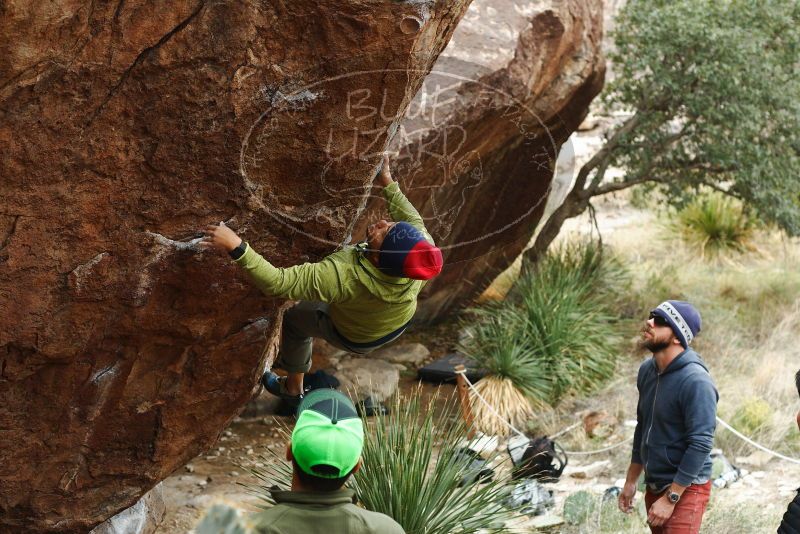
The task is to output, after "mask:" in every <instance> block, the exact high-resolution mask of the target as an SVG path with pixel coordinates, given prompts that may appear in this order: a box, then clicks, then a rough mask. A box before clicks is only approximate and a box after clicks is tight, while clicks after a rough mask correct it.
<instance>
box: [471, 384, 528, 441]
mask: <svg viewBox="0 0 800 534" xmlns="http://www.w3.org/2000/svg"><path fill="white" fill-rule="evenodd" d="M456 374H459V375H462V376H463V377H464V380H466V381H467V385H468V386H469V388H470V389H471V390H472V392H473V393H475V395H477V396H478V398H479V399H480V400H481V402H483V403H484V404H485V405H486V407H487V408H489V410H491V412H492V413H493V414H494V416H495V417H497V418H498V419H500V421H502V422H503V423H504V424H505V425H506V426H507V427H508V428H510V429H511V430H513V431H514V432H515V433H516V434H517V435H518V436H522V437H523V438H527V437H528V436H526V435H525V434H523V433H522V432H520V431H519V430H517V428H516V427H515V426H514V425H512V424H511V423H509V422H508V421H506V420H505V418H504V417H503V416H502V415H500V414H499V413H497V410H495V409H494V406H492V405H491V404H489V402H488V401H487V400H486V399H484V398H483V395H481V394H480V392H479V391H478V390H477V389H475V386H473V385H472V382H470V381H469V378H467V370H466V369H465V370H463V371H456Z"/></svg>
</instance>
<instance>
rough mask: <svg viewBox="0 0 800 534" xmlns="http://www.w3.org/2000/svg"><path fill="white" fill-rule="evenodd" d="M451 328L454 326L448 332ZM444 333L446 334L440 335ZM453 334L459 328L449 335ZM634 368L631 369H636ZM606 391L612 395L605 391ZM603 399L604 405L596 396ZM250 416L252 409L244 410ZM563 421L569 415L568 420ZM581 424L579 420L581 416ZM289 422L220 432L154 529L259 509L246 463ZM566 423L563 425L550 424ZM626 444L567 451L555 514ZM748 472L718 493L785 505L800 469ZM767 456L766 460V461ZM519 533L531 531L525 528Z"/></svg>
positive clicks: (176, 486)
mask: <svg viewBox="0 0 800 534" xmlns="http://www.w3.org/2000/svg"><path fill="white" fill-rule="evenodd" d="M451 330H452V329H451ZM437 333H438V334H439V335H441V334H442V333H443V332H442V331H441V330H440V331H439V332H437ZM452 333H454V332H452ZM425 334H426V332H423V331H417V332H414V333H411V334H410V336H409V337H410V338H414V337H416V338H423V337H424V336H425ZM431 341H432V343H431V346H433V347H436V346H437V345H438V347H439V350H434V351H432V353H431V355H430V356H429V358H428V359H431V358H434V357H437V356H438V355H439V354H440V353H443V349H444V348H445V347H446V344H444V343H442V342H441V338H439V339H432V340H431ZM631 372H633V369H631ZM417 384H418V382H417V381H416V379H415V376H414V373H413V372H411V371H408V372H403V373H401V378H400V389H401V390H402V391H406V392H407V391H410V390H411V389H412V388H415V387H417ZM422 387H423V392H424V394H425V395H431V394H433V393H434V392H435V391H436V390H437V387H436V386H432V385H430V384H424V383H423V386H422ZM438 389H440V393H444V394H445V395H449V394H451V393H452V392H453V391H454V386H452V385H442V386H440V387H439V388H438ZM630 389H631V385H630V384H626V383H624V382H622V381H619V382H618V383H617V385H613V384H612V387H610V388H609V389H608V390H607V391H606V392H605V393H601V394H599V395H598V396H597V397H595V399H588V400H587V401H583V402H578V403H576V404H575V405H574V408H575V409H578V410H580V409H582V408H585V407H586V406H588V405H589V403H594V407H595V408H598V407H600V408H607V409H608V410H609V411H612V410H613V409H615V408H614V404H615V403H617V402H619V398H620V397H625V396H628V397H630V394H631V393H632V392H631V391H630ZM606 394H607V395H606ZM260 399H261V402H257V403H253V404H251V406H250V408H248V411H249V412H250V413H251V414H252V413H253V412H255V411H258V410H265V409H267V407H266V406H267V405H268V404H269V403H268V402H265V400H267V394H262V396H261V397H260ZM598 399H600V402H597V400H598ZM245 414H247V412H245ZM564 421H566V419H564ZM576 421H577V419H576ZM288 424H291V420H290V419H289V418H284V417H276V416H272V415H257V416H255V417H242V418H239V419H237V420H236V421H235V422H234V423H233V424H232V425H231V426H230V427H229V428H228V429H227V430H226V431H225V432H224V433H223V435H222V437H221V438H220V441H219V443H218V444H217V445H216V446H215V447H214V448H212V449H211V450H209V451H207V452H206V453H204V454H201V455H199V456H197V457H196V458H195V459H194V460H193V461H192V462H190V463H189V464H188V465H186V466H185V467H184V468H182V469H180V470H179V471H177V472H176V473H174V474H173V475H172V476H171V477H169V478H168V479H166V480H165V481H164V483H163V487H164V497H165V500H166V506H167V514H166V518H165V520H164V522H163V523H162V525H161V527H160V528H159V530H158V531H157V532H160V533H170V534H173V533H174V534H178V533H181V534H183V533H187V532H191V529H192V528H193V526H194V525H195V524H196V523H197V521H198V520H199V518H200V517H202V515H203V513H204V512H205V510H207V509H208V508H209V507H210V506H211V505H212V504H214V503H217V502H224V503H227V504H230V505H235V506H237V507H239V508H242V509H244V510H252V511H256V510H257V507H258V505H259V499H258V498H257V497H255V496H254V495H252V494H250V493H249V492H248V489H247V488H246V487H245V486H246V485H255V484H256V483H257V480H256V478H255V477H254V476H252V475H251V474H249V473H248V471H247V468H248V466H253V465H255V466H258V467H260V466H261V465H263V464H264V463H265V462H268V461H271V460H270V459H271V454H270V453H271V451H272V452H275V453H277V454H278V455H282V453H283V449H284V447H285V443H286V440H285V438H284V437H282V430H281V429H282V428H285V427H286V425H288ZM550 424H564V423H550ZM632 431H633V429H632V427H631V426H630V425H629V424H628V425H625V423H624V421H620V422H618V423H617V425H616V426H615V427H614V428H613V429H611V435H609V436H608V437H607V438H605V439H604V440H598V439H594V440H588V438H586V436H585V435H584V431H583V427H582V426H579V427H578V428H576V429H574V430H573V431H571V432H569V433H567V434H565V435H564V436H563V437H562V442H563V443H564V444H565V446H566V448H567V449H572V448H576V449H580V450H593V449H598V448H602V447H603V446H604V445H606V444H614V443H617V442H619V441H621V440H622V439H624V438H625V437H627V436H629V435H630V434H631V433H632ZM629 450H630V449H629V445H623V446H621V447H619V448H616V449H614V450H612V451H609V452H605V453H601V454H597V455H591V456H570V459H569V461H570V464H569V467H568V468H567V470H566V471H565V474H564V476H563V477H562V478H561V480H559V482H557V483H555V484H549V485H548V488H549V489H552V490H553V491H554V494H555V500H556V505H555V507H554V508H553V514H555V515H559V514H560V513H561V512H562V510H563V503H564V500H565V499H566V498H567V497H568V496H569V495H572V494H574V493H576V492H578V491H581V490H585V491H589V492H591V493H593V494H596V495H601V494H602V493H603V492H604V491H606V490H607V489H608V488H609V487H611V486H614V485H620V484H621V481H620V479H621V478H622V477H623V476H624V471H625V468H626V466H627V461H628V458H629V454H630V453H629ZM737 460H739V462H740V464H739V465H740V467H742V468H743V473H744V474H745V475H744V476H743V477H742V479H740V480H738V481H736V482H734V483H733V484H732V485H731V486H730V487H728V488H723V489H720V490H715V491H716V492H717V495H718V497H721V498H723V499H724V500H725V501H726V503H727V504H728V505H736V504H741V505H752V504H753V503H760V504H762V505H763V506H764V507H765V508H775V507H777V508H778V509H782V508H783V507H784V506H785V504H786V503H787V502H788V501H789V500H791V497H790V496H791V495H792V494H793V493H794V490H795V487H796V485H797V484H798V481H800V466H797V465H792V464H789V463H786V462H782V461H780V460H775V459H772V460H768V458H767V457H765V456H762V455H758V454H755V455H752V456H751V457H749V458H748V459H747V461H746V463H745V462H743V461H742V460H743V459H742V458H738V459H737ZM765 460H768V461H766V462H765ZM773 530H774V525H766V526H765V530H764V531H765V532H771V531H773ZM520 531H523V532H525V531H530V530H529V527H522V530H520ZM553 531H554V532H572V531H571V530H566V527H564V528H562V527H555V528H554V530H553Z"/></svg>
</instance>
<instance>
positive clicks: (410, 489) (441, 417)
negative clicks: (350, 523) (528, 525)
mask: <svg viewBox="0 0 800 534" xmlns="http://www.w3.org/2000/svg"><path fill="white" fill-rule="evenodd" d="M455 412H456V410H455V405H454V404H453V402H448V404H447V407H446V408H445V410H444V412H443V413H440V414H438V415H437V413H436V409H435V407H434V401H431V403H430V404H429V405H428V406H424V407H421V406H420V399H419V396H418V395H417V396H415V397H412V398H401V397H400V396H397V397H396V398H395V402H394V403H393V405H392V407H391V411H390V414H389V415H387V416H377V417H376V418H375V419H374V425H371V428H370V429H369V431H368V432H367V433H366V434H365V440H364V452H363V459H364V465H363V467H362V469H361V470H360V471H359V472H358V473H356V475H355V476H354V479H353V488H354V489H355V490H356V493H357V495H358V498H359V501H360V502H361V503H362V504H363V505H364V507H365V508H367V509H368V510H373V511H375V512H381V513H384V514H386V515H388V516H390V517H392V518H393V519H394V520H395V521H397V522H398V523H400V525H402V527H403V529H404V530H405V531H406V532H408V533H411V534H448V533H464V534H466V533H471V532H478V531H481V532H495V531H498V530H500V529H501V528H500V527H502V524H503V521H504V520H506V519H508V518H509V517H511V512H509V511H508V510H507V509H505V508H504V507H503V506H502V504H501V503H502V501H503V499H504V498H505V497H506V496H507V494H508V489H507V487H506V482H504V481H501V480H499V477H495V479H494V480H492V481H490V482H488V483H486V484H477V483H475V482H472V483H468V484H465V485H464V486H461V487H459V484H460V482H461V480H462V478H463V477H464V475H465V473H466V472H467V466H466V465H465V463H464V461H463V459H459V457H458V456H457V452H458V450H459V448H460V442H461V441H462V440H463V439H464V437H465V436H466V432H465V428H464V425H463V423H462V422H461V421H460V418H458V417H456V416H455ZM434 447H437V448H438V455H436V457H434V454H433V453H434Z"/></svg>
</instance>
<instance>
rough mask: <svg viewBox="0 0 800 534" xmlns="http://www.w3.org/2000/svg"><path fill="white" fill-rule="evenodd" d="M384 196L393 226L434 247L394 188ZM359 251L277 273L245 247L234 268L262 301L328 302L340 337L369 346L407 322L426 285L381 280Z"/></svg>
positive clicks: (348, 248) (387, 278)
mask: <svg viewBox="0 0 800 534" xmlns="http://www.w3.org/2000/svg"><path fill="white" fill-rule="evenodd" d="M383 195H384V198H385V199H386V201H387V202H388V208H389V214H390V215H391V216H392V218H393V219H394V220H395V221H405V222H408V223H409V224H411V225H412V226H414V227H415V228H417V229H418V230H420V231H422V232H423V234H424V235H425V237H426V238H427V239H428V240H429V241H430V242H431V243H433V239H432V238H431V236H430V234H429V233H428V231H427V230H426V229H425V224H424V222H423V220H422V217H421V216H420V214H419V213H418V212H417V210H416V209H414V206H412V205H411V202H409V201H408V199H407V198H406V197H405V195H403V193H402V192H401V191H400V186H399V185H398V184H397V182H394V183H391V184H389V185H388V186H387V187H385V188H384V189H383ZM364 251H365V249H364V246H363V245H356V246H346V247H344V248H342V249H341V250H339V251H337V252H334V253H333V254H330V255H329V256H327V257H325V259H323V260H322V261H319V262H316V263H304V264H302V265H295V266H293V267H287V268H280V267H275V266H274V265H272V264H271V263H270V262H268V261H267V260H265V259H264V258H263V257H262V256H261V255H259V254H258V253H257V252H256V251H254V250H253V249H252V248H250V247H249V246H248V247H247V249H246V250H245V253H244V254H243V255H242V256H241V257H240V258H239V259H238V260H236V262H237V263H238V264H239V265H241V266H242V268H244V269H245V270H246V271H247V273H248V275H249V276H250V278H251V279H252V280H253V282H254V283H255V284H256V286H257V287H258V288H259V289H260V290H261V291H262V292H263V293H264V294H266V295H270V296H275V297H284V298H288V299H292V300H308V301H321V302H327V303H328V304H330V308H329V312H330V316H331V320H332V321H333V324H334V325H335V326H336V329H337V330H338V331H339V333H340V334H342V335H343V336H344V337H345V338H347V339H348V340H350V341H353V342H356V343H368V342H370V341H374V340H376V339H380V338H381V337H383V336H385V335H387V334H389V333H391V332H393V331H395V330H397V329H398V328H400V327H401V326H403V325H404V324H406V323H407V322H409V321H410V320H411V318H412V317H413V316H414V312H415V311H416V309H417V296H418V295H419V292H420V291H421V290H422V288H423V287H425V281H423V280H412V279H409V278H397V277H394V276H389V275H386V274H384V273H382V272H381V271H380V270H378V268H377V267H376V266H375V265H373V264H372V262H371V261H369V259H367V257H366V255H365V253H364Z"/></svg>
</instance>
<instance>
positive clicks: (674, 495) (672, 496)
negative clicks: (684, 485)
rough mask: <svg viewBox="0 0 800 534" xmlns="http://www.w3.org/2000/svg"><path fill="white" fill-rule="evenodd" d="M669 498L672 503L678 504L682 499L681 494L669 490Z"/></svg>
mask: <svg viewBox="0 0 800 534" xmlns="http://www.w3.org/2000/svg"><path fill="white" fill-rule="evenodd" d="M667 499H669V502H671V503H672V504H678V501H679V500H681V496H680V494H678V493H675V492H674V491H668V492H667Z"/></svg>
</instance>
